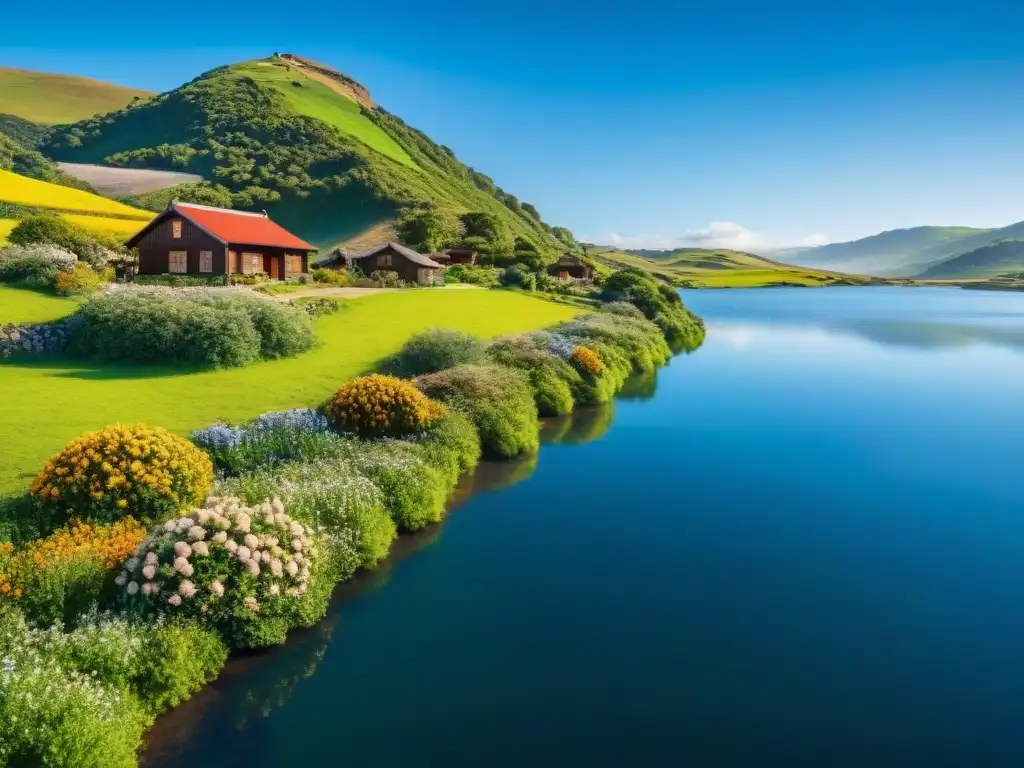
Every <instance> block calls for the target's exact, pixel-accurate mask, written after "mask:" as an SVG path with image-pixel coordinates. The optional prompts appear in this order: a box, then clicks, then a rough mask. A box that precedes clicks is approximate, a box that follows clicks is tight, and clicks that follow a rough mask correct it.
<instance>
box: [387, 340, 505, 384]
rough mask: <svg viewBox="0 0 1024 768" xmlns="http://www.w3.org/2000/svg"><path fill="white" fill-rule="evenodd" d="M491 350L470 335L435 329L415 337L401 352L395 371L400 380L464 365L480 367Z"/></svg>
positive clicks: (395, 361) (398, 355)
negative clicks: (471, 364)
mask: <svg viewBox="0 0 1024 768" xmlns="http://www.w3.org/2000/svg"><path fill="white" fill-rule="evenodd" d="M486 349H487V346H486V345H485V344H484V342H482V341H481V340H480V339H478V338H477V337H476V336H473V335H471V334H468V333H463V332H462V331H452V330H449V329H447V328H431V329H430V330H427V331H423V332H422V333H417V334H414V335H413V336H411V337H410V338H409V340H408V341H407V342H405V344H404V345H403V346H402V348H401V349H400V350H398V354H397V355H396V356H395V359H394V361H392V369H393V370H394V372H395V373H396V374H397V375H398V376H403V377H410V376H420V375H421V374H424V373H434V372H435V371H443V370H445V369H446V368H454V367H455V366H456V365H462V364H463V363H478V362H480V360H482V359H483V356H484V351H485V350H486Z"/></svg>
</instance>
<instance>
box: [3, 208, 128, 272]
mask: <svg viewBox="0 0 1024 768" xmlns="http://www.w3.org/2000/svg"><path fill="white" fill-rule="evenodd" d="M140 228H141V224H140ZM7 239H8V241H10V242H11V243H12V244H14V245H32V244H34V243H52V244H54V245H59V246H60V247H61V248H64V249H66V250H68V251H71V252H72V253H74V254H77V255H78V257H79V258H80V259H83V260H85V261H88V262H90V263H92V262H94V261H97V260H98V256H97V254H98V253H99V251H100V249H101V248H109V249H112V250H117V249H120V248H121V243H120V242H119V241H118V240H117V239H116V238H113V237H104V236H102V235H95V234H92V233H88V232H86V231H85V230H83V229H81V228H79V227H76V226H75V225H74V224H72V223H70V222H68V221H65V220H64V219H62V218H60V217H59V216H54V215H52V214H40V215H35V216H26V217H25V218H24V219H22V220H21V221H20V222H18V225H17V226H16V227H15V228H14V229H13V230H11V233H10V234H9V235H8V236H7Z"/></svg>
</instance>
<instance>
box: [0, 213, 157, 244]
mask: <svg viewBox="0 0 1024 768" xmlns="http://www.w3.org/2000/svg"><path fill="white" fill-rule="evenodd" d="M153 216H155V214H150V218H152V217H153ZM60 217H61V218H62V219H65V220H67V221H70V222H71V223H72V224H74V225H76V226H79V227H81V228H82V229H86V230H88V231H90V232H96V233H98V234H102V235H114V236H116V237H122V236H123V237H124V238H125V239H127V238H129V237H131V236H132V235H134V234H135V233H136V232H138V231H139V230H140V229H142V228H143V227H144V226H145V222H143V221H139V220H138V219H110V218H107V217H105V216H83V215H82V214H79V213H62V214H61V216H60ZM0 226H2V225H0Z"/></svg>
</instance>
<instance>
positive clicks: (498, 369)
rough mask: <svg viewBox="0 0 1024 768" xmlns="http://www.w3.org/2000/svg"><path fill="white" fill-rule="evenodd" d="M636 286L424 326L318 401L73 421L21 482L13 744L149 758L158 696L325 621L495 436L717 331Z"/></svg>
mask: <svg viewBox="0 0 1024 768" xmlns="http://www.w3.org/2000/svg"><path fill="white" fill-rule="evenodd" d="M619 288H620V289H621V293H622V294H623V296H621V297H620V298H624V299H625V301H613V302H611V303H608V304H606V305H604V306H603V307H602V308H601V311H598V312H593V313H590V314H586V315H582V316H579V317H577V318H575V319H574V320H571V321H569V322H566V323H562V324H561V325H558V326H555V327H553V328H549V329H547V330H543V331H537V332H533V333H525V334H521V335H516V336H511V337H506V338H500V339H497V340H495V341H493V342H491V343H483V342H480V341H479V340H477V339H475V338H472V337H469V336H467V335H464V334H461V333H459V332H455V331H447V330H437V329H435V330H431V331H428V332H425V333H422V334H419V335H417V336H414V337H412V338H411V339H410V340H409V341H408V342H407V343H406V344H405V346H404V347H403V348H402V349H400V350H399V351H398V352H397V353H396V355H395V357H394V359H393V360H392V361H391V362H390V363H389V364H388V365H387V366H386V367H385V371H384V372H383V373H380V374H372V375H368V376H363V377H360V378H357V379H354V380H352V381H349V382H345V383H342V384H341V385H340V386H339V388H338V390H337V391H336V392H335V394H334V395H333V396H332V397H331V398H329V400H328V401H327V402H326V403H324V404H323V406H322V407H321V408H319V409H306V408H300V409H293V410H290V411H284V412H273V413H265V414H263V415H262V416H260V417H258V418H256V419H254V420H253V421H251V422H249V423H247V424H241V425H232V424H226V423H217V424H213V425H211V426H209V427H207V428H205V429H201V430H198V431H196V432H194V433H193V434H192V435H190V436H189V438H188V439H186V438H183V437H180V436H177V435H174V434H171V433H169V432H167V431H165V430H163V429H160V428H157V427H148V426H144V425H117V426H111V427H107V428H105V429H102V430H98V431H96V432H92V433H88V434H85V435H82V436H81V437H79V438H77V439H76V440H74V441H72V442H71V443H69V444H68V446H66V447H65V448H64V450H63V451H61V452H60V453H59V454H57V455H56V456H54V457H53V458H52V459H50V461H48V462H47V464H46V465H45V466H44V467H43V468H42V469H41V471H40V472H39V474H38V476H37V477H36V478H35V479H34V480H33V481H32V483H31V485H30V487H29V490H28V492H27V493H26V494H24V495H23V496H21V497H16V498H8V499H0V542H3V543H0V764H5V765H8V764H9V765H40V766H51V767H54V768H64V767H68V768H70V766H75V768H110V767H111V766H113V767H114V768H120V766H125V768H128V767H129V766H135V765H137V755H138V751H139V749H140V748H141V746H142V744H143V741H144V734H145V730H146V728H148V727H149V726H150V725H151V724H152V722H153V720H154V719H155V718H156V716H157V715H159V714H160V713H161V712H163V711H165V710H167V709H169V708H171V707H173V706H175V705H177V704H178V703H180V702H182V701H184V700H185V699H187V698H188V697H189V696H190V695H192V694H193V693H194V692H196V691H198V690H199V689H201V688H202V687H203V686H205V685H206V684H208V683H209V682H210V681H211V680H213V679H214V678H216V676H217V675H218V674H219V672H220V670H221V668H222V667H223V665H224V663H225V661H226V659H227V658H228V656H229V654H230V653H231V652H232V651H234V650H237V649H258V648H262V647H267V646H270V645H275V644H279V643H282V642H284V641H285V639H286V638H287V636H288V633H289V632H290V631H291V630H292V629H294V628H297V627H309V626H312V625H314V624H316V623H317V622H318V621H320V620H321V619H322V618H323V616H324V614H325V612H326V609H327V607H328V603H329V601H330V598H331V595H332V592H333V590H334V587H335V585H336V584H338V583H339V582H341V581H343V580H346V579H348V578H350V577H351V576H352V575H353V574H354V573H356V572H357V571H358V570H360V569H363V568H372V567H374V566H375V565H377V564H378V563H379V562H381V561H382V560H383V559H384V558H385V557H387V555H388V553H389V551H390V548H391V545H392V542H393V541H394V540H395V538H396V537H397V536H398V535H400V534H401V533H402V532H405V531H417V530H420V529H423V528H425V527H427V526H430V525H433V524H435V523H438V522H440V521H441V520H442V519H443V517H444V514H445V509H446V504H447V501H448V499H449V498H450V495H451V493H452V491H453V489H454V488H455V486H456V484H457V483H458V481H459V478H460V476H461V475H463V474H464V473H467V472H470V471H472V470H473V469H474V468H475V467H476V465H477V463H478V462H479V461H480V460H481V458H482V457H484V456H488V457H495V458H510V457H514V456H518V455H521V454H533V453H535V452H536V451H537V449H538V444H539V440H538V432H539V426H540V425H539V421H538V418H539V417H540V416H545V415H561V414H565V413H569V412H570V411H571V410H573V408H575V407H577V406H585V405H592V404H601V403H607V402H608V401H609V400H611V398H612V397H613V396H614V395H615V394H616V393H617V392H618V391H619V390H620V389H621V388H622V386H623V384H624V383H625V382H626V380H627V379H628V378H629V377H630V376H632V375H634V374H637V373H650V372H652V371H653V370H655V369H656V368H657V367H659V366H661V365H664V364H665V363H666V362H667V361H668V359H669V357H670V356H671V354H672V348H673V345H675V346H676V348H679V347H682V348H687V349H693V348H695V347H696V346H697V344H699V342H700V340H701V339H702V338H703V324H702V323H701V322H700V320H699V319H698V318H695V317H694V316H693V315H691V314H690V313H689V312H687V311H686V310H685V308H684V307H682V304H681V303H676V302H673V301H671V300H669V299H668V298H667V297H665V296H664V295H663V294H662V293H661V292H659V291H658V290H657V287H656V286H655V289H654V290H655V292H656V293H657V295H656V296H647V297H646V303H645V299H644V295H643V294H644V292H645V290H646V289H648V288H649V286H646V285H642V284H634V283H629V281H626V282H625V283H624V285H621V286H619ZM101 321H102V319H99V320H97V322H101ZM393 374H399V375H393Z"/></svg>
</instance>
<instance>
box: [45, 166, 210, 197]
mask: <svg viewBox="0 0 1024 768" xmlns="http://www.w3.org/2000/svg"><path fill="white" fill-rule="evenodd" d="M57 166H58V167H59V168H60V169H61V170H62V171H64V173H66V174H68V175H69V176H74V177H75V178H76V179H78V180H79V181H84V182H85V183H86V184H88V185H89V186H90V187H92V188H93V189H95V190H96V191H97V192H99V193H100V194H101V195H106V196H107V197H130V196H132V195H144V194H146V193H147V192H157V191H159V190H161V189H167V188H168V187H173V186H175V185H176V184H188V183H194V182H199V181H202V180H203V177H202V176H199V175H198V174H195V173H181V172H179V171H153V170H148V169H145V168H110V167H108V166H105V165H91V164H89V163H57Z"/></svg>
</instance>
